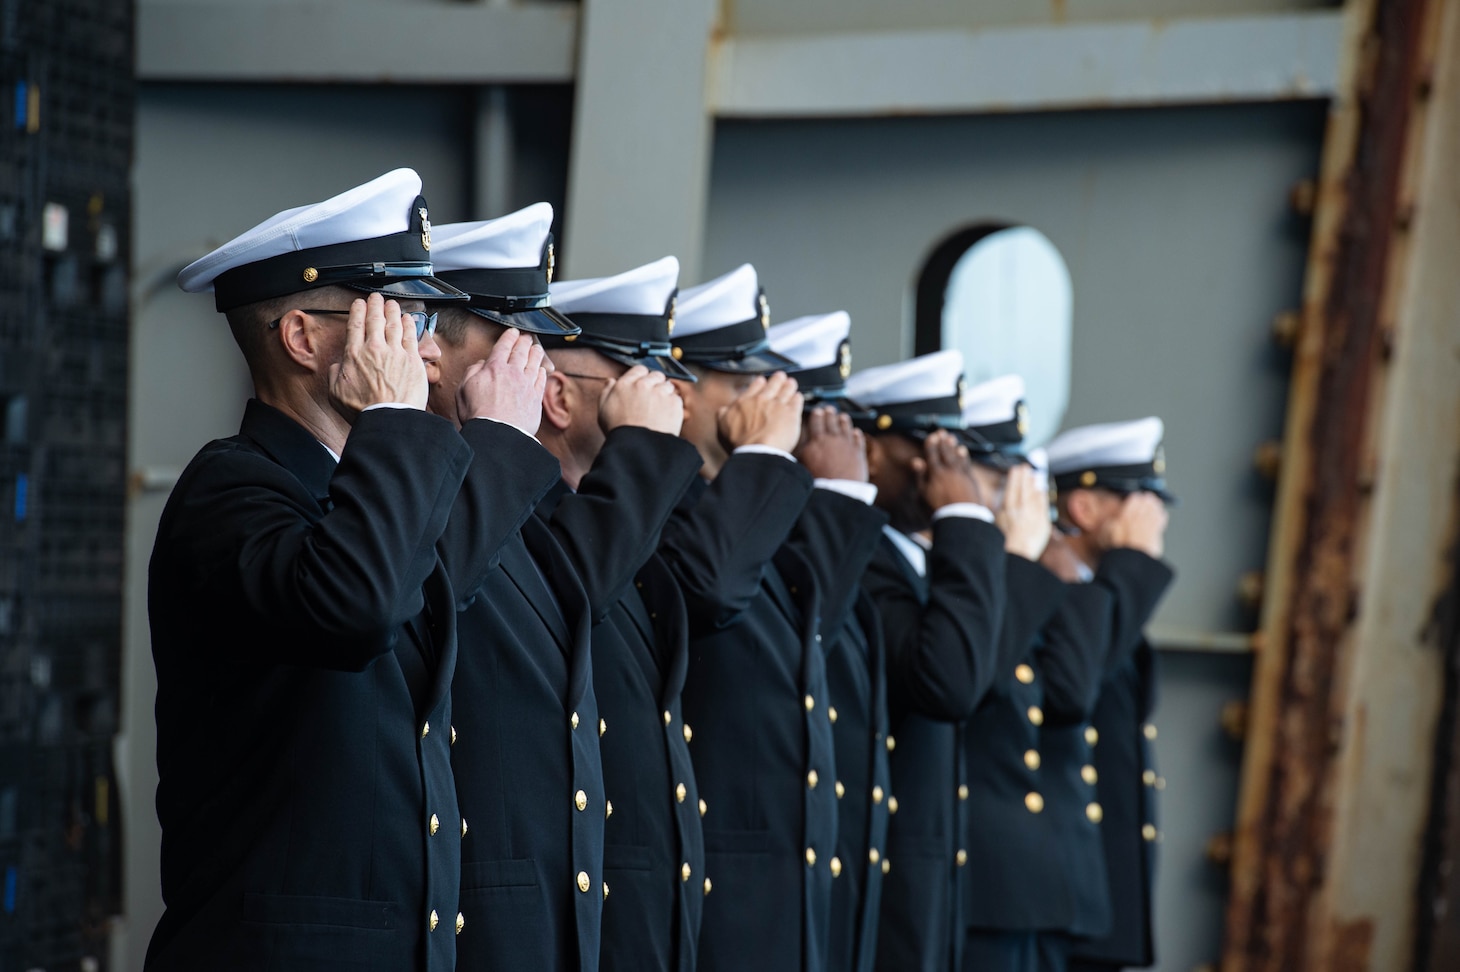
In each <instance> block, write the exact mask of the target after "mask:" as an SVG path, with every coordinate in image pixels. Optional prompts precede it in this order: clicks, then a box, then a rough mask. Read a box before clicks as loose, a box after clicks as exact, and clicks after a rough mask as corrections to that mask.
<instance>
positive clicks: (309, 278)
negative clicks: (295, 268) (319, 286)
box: [304, 267, 319, 283]
mask: <svg viewBox="0 0 1460 972" xmlns="http://www.w3.org/2000/svg"><path fill="white" fill-rule="evenodd" d="M318 279H319V271H318V270H316V269H314V267H305V268H304V282H305V283H314V282H315V281H316V280H318Z"/></svg>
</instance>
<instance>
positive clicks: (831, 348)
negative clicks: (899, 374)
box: [766, 311, 852, 404]
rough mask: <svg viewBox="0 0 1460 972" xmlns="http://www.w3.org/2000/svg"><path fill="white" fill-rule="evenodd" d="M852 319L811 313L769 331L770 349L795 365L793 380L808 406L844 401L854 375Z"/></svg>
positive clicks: (838, 313) (837, 313)
mask: <svg viewBox="0 0 1460 972" xmlns="http://www.w3.org/2000/svg"><path fill="white" fill-rule="evenodd" d="M851 333H852V317H851V315H850V314H848V313H847V312H846V311H833V312H832V313H830V314H812V315H810V316H808V317H797V318H795V319H793V320H789V321H784V322H782V323H780V324H773V325H771V328H770V330H769V331H767V332H766V339H767V340H768V341H769V342H770V345H771V350H772V351H775V352H776V353H777V354H783V355H785V356H786V357H788V358H790V359H791V360H792V361H795V362H796V370H795V371H792V372H791V373H790V374H791V377H793V378H795V379H796V382H797V384H798V385H800V388H801V394H803V395H805V396H807V402H808V403H809V404H815V403H816V402H819V401H821V400H823V399H842V398H845V395H846V382H847V376H848V375H850V374H851V373H852V341H851Z"/></svg>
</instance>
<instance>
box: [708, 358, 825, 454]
mask: <svg viewBox="0 0 1460 972" xmlns="http://www.w3.org/2000/svg"><path fill="white" fill-rule="evenodd" d="M804 404H805V400H804V398H803V397H802V395H801V393H800V392H799V391H797V390H796V379H794V378H790V377H787V376H786V374H785V373H784V372H780V371H778V372H776V373H775V374H773V375H771V376H770V377H769V378H762V377H757V378H756V379H755V380H754V381H752V382H751V383H750V385H749V386H748V387H747V388H746V389H745V391H743V392H741V393H740V395H739V397H737V398H736V399H735V401H734V402H732V403H731V404H729V405H727V406H725V408H723V409H721V410H720V414H719V417H718V422H719V434H720V443H721V444H722V445H723V446H724V447H725V451H727V452H734V451H735V450H736V449H738V448H740V447H741V446H746V445H763V446H768V447H770V448H772V449H779V450H781V451H782V452H790V451H791V450H793V449H795V448H796V443H797V442H799V441H800V440H801V409H802V406H803V405H804Z"/></svg>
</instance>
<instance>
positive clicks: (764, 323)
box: [760, 291, 771, 331]
mask: <svg viewBox="0 0 1460 972" xmlns="http://www.w3.org/2000/svg"><path fill="white" fill-rule="evenodd" d="M760 327H761V330H763V331H769V330H770V329H771V302H770V301H768V300H766V296H765V291H761V295H760Z"/></svg>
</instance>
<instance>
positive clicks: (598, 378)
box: [558, 371, 618, 381]
mask: <svg viewBox="0 0 1460 972" xmlns="http://www.w3.org/2000/svg"><path fill="white" fill-rule="evenodd" d="M558 374H560V375H563V376H565V377H568V378H583V379H585V380H587V381H617V380H618V379H617V378H610V377H608V376H607V375H579V374H574V373H573V372H571V371H559V372H558Z"/></svg>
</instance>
